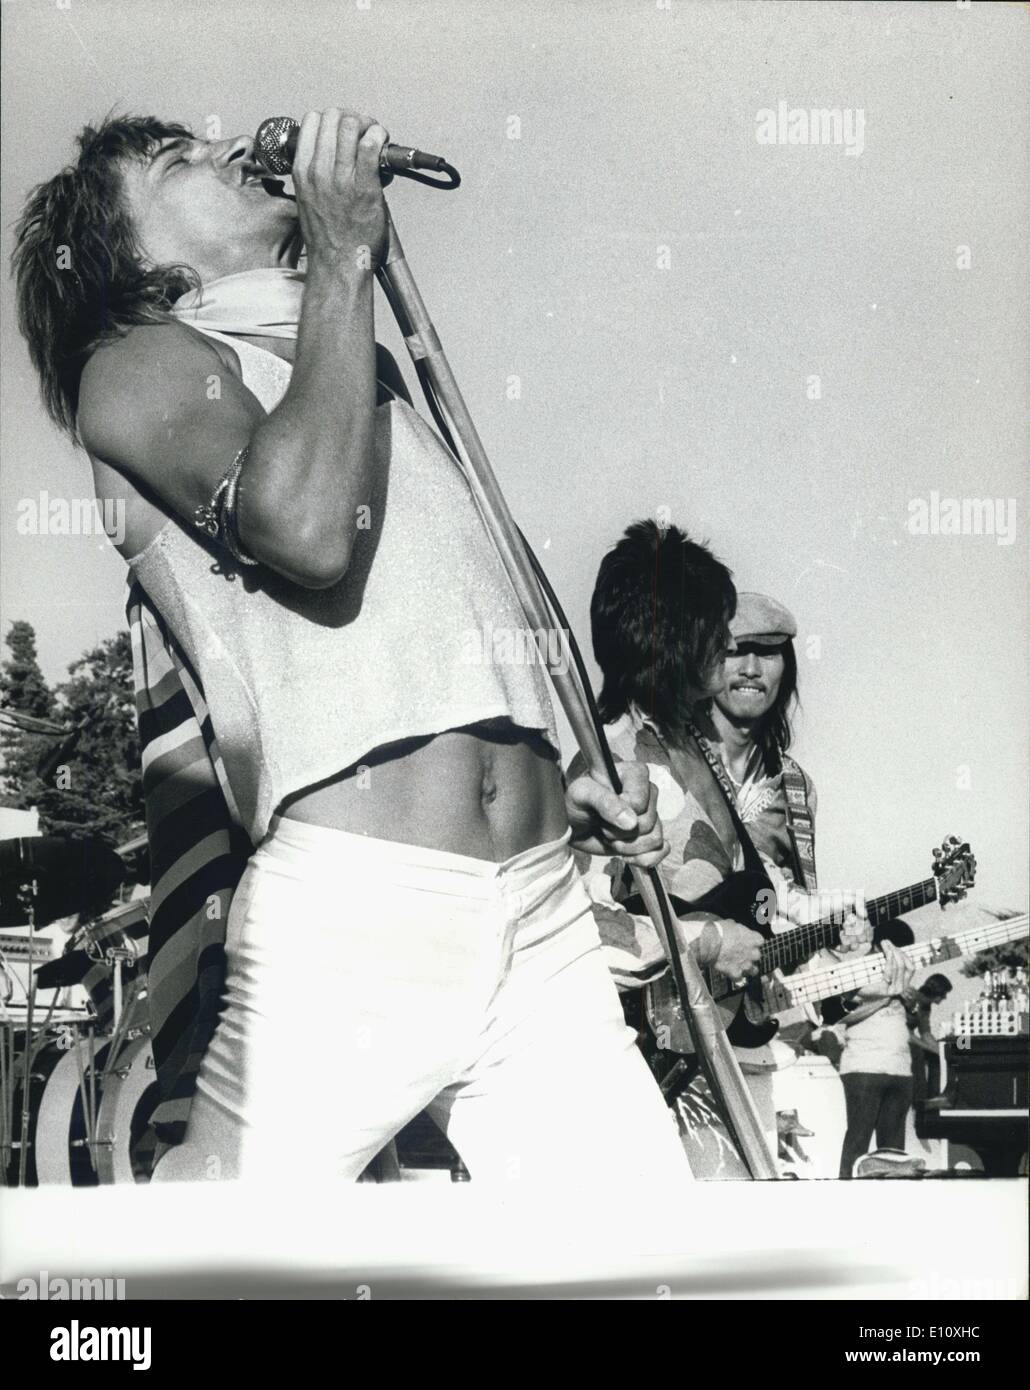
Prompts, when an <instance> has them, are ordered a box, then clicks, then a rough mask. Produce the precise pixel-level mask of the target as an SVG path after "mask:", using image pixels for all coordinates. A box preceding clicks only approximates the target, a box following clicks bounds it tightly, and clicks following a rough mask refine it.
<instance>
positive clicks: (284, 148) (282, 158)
mask: <svg viewBox="0 0 1030 1390" xmlns="http://www.w3.org/2000/svg"><path fill="white" fill-rule="evenodd" d="M299 132H300V125H299V124H298V122H297V121H295V120H293V119H292V118H291V117H290V116H269V118H268V120H266V121H262V122H261V124H260V125H259V126H258V131H257V134H256V135H255V136H254V157H255V159H257V160H258V162H259V163H260V164H261V165H262V167H263V168H265V169H267V170H268V172H269V173H270V174H274V175H275V176H276V177H277V178H282V177H283V175H284V174H289V173H290V171H291V170H292V169H293V160H294V157H295V155H296V153H297V136H298V134H299ZM379 168H380V172H381V175H382V178H383V182H384V183H389V181H390V179H392V178H393V176H394V174H401V175H403V176H404V177H405V178H409V179H415V180H416V181H417V182H418V183H425V184H428V185H429V187H430V188H443V189H447V190H449V189H452V188H457V187H458V185H459V184H460V183H461V175H460V174H459V173H458V171H457V169H455V168H454V167H453V166H452V165H450V164H448V163H447V161H446V159H444V157H443V156H442V155H439V154H425V153H424V152H423V151H422V150H412V149H409V148H408V147H407V145H384V146H383V148H382V152H381V153H380V156H379ZM420 169H432V170H434V171H435V172H436V173H439V174H446V175H447V176H448V178H449V180H450V181H449V182H448V183H444V182H443V180H442V179H432V178H427V177H426V175H425V174H421V173H419V172H418V170H420Z"/></svg>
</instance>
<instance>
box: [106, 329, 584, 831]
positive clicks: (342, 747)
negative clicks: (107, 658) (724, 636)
mask: <svg viewBox="0 0 1030 1390" xmlns="http://www.w3.org/2000/svg"><path fill="white" fill-rule="evenodd" d="M199 331H201V332H205V333H207V334H208V335H209V336H211V337H214V338H219V339H221V340H222V341H224V342H227V343H229V344H230V345H231V346H232V347H233V349H234V350H235V351H236V353H237V354H238V356H239V359H240V364H241V368H242V371H243V380H244V383H245V384H246V386H247V387H248V388H249V389H250V390H251V391H252V392H253V393H254V395H255V396H256V397H257V399H258V400H259V401H260V402H261V404H262V405H263V406H264V408H265V410H266V411H270V410H272V409H274V407H275V406H276V405H277V404H278V403H279V401H280V400H281V399H282V396H283V394H284V392H285V391H286V388H287V386H288V384H289V380H290V375H291V372H292V367H291V365H290V364H289V363H288V362H285V361H283V360H282V358H280V357H277V356H275V354H274V353H270V352H267V351H265V349H263V348H258V347H255V346H254V345H253V344H251V343H247V342H244V341H242V340H240V339H237V338H232V337H227V336H225V335H223V334H220V333H216V332H214V331H212V330H210V329H200V330H199ZM368 501H369V507H370V511H371V518H370V522H369V524H368V526H367V528H366V529H357V530H356V531H355V542H354V546H353V549H352V552H351V561H350V566H349V568H348V570H347V573H346V574H345V575H344V577H343V578H342V579H341V580H340V581H339V583H337V584H335V585H333V586H332V587H331V588H328V589H320V590H313V589H304V588H301V587H300V586H298V585H296V584H292V583H290V581H289V580H287V579H284V578H283V577H282V576H280V575H277V574H275V573H273V572H272V571H271V570H269V569H266V568H265V567H264V566H263V565H261V566H257V567H254V568H251V567H237V566H235V565H234V562H233V560H232V558H231V557H230V555H229V554H228V552H227V551H225V550H224V549H223V548H222V547H221V546H218V545H215V544H214V543H212V542H210V541H209V540H208V539H207V537H206V536H204V534H203V533H202V532H200V531H199V530H197V529H196V528H193V527H190V526H188V525H187V524H186V523H184V522H182V521H180V520H179V519H178V518H175V517H173V518H170V519H169V521H168V522H167V523H166V525H165V526H164V527H163V528H162V530H161V531H160V532H159V533H158V534H157V536H155V537H154V539H153V540H152V541H151V542H150V544H149V545H147V546H146V547H145V548H144V549H143V550H142V551H140V553H139V554H138V555H135V556H133V557H132V558H131V559H130V561H129V564H130V565H131V566H132V569H133V570H134V572H135V574H136V576H137V578H138V579H139V581H140V583H141V584H142V585H143V587H144V589H146V591H147V593H148V595H149V596H150V598H151V600H152V601H153V602H154V604H155V605H156V606H157V608H158V610H159V612H160V613H161V615H162V617H163V618H164V620H165V622H166V623H167V624H168V626H169V628H170V629H171V631H172V633H173V635H174V636H175V638H176V639H177V641H178V642H179V644H180V645H181V646H182V648H183V649H184V651H185V653H186V655H187V656H188V658H189V660H190V661H191V662H192V664H193V666H194V668H195V670H196V671H197V674H198V675H199V677H200V681H201V684H202V685H203V687H204V693H205V696H206V699H207V703H208V707H209V709H210V711H211V719H212V723H213V726H214V732H215V736H216V738H217V739H218V745H219V750H220V752H221V755H222V759H223V762H224V764H225V769H226V774H227V776H228V779H229V784H230V787H231V788H232V792H233V796H234V798H235V800H236V804H237V807H238V808H239V812H240V817H241V819H242V821H243V824H244V827H245V828H246V830H247V831H248V833H249V835H250V838H251V840H252V841H253V843H254V844H258V843H259V842H260V841H261V840H262V839H263V838H264V836H265V834H266V833H267V830H268V823H269V820H270V818H271V816H272V814H273V812H274V811H275V810H276V808H277V807H278V806H279V805H280V803H281V802H282V801H283V800H284V799H285V798H286V797H288V796H290V795H292V794H293V793H295V792H298V791H301V790H303V789H304V788H306V787H310V786H313V785H314V784H315V783H318V782H321V781H324V780H325V779H326V778H330V777H333V776H334V775H336V774H337V773H340V772H342V771H343V770H344V768H347V767H350V766H352V765H354V764H360V761H361V759H362V757H364V756H366V755H367V754H369V753H371V752H372V750H373V749H376V748H380V747H382V746H383V745H384V744H389V743H393V742H395V741H396V740H398V739H408V738H413V737H420V736H429V735H433V734H439V733H443V732H444V731H445V730H447V729H457V728H461V727H463V726H465V725H468V724H474V723H478V722H480V721H482V720H486V719H496V718H505V719H510V720H511V722H512V723H513V724H515V725H517V726H519V727H520V728H525V729H530V730H538V731H540V733H541V734H542V735H543V737H544V738H546V739H547V740H548V741H549V742H550V744H551V745H552V746H553V748H554V750H555V756H556V757H557V756H558V748H559V744H558V734H557V730H556V727H555V721H554V711H553V709H552V706H551V700H550V694H549V690H548V685H547V675H546V671H545V669H544V667H543V664H542V662H541V661H540V659H539V656H538V652H539V651H540V649H541V648H542V649H543V650H544V651H546V647H545V646H543V644H542V643H540V644H538V643H537V642H535V641H534V640H533V639H532V638H531V636H530V634H529V633H528V632H527V629H526V622H525V617H524V615H523V613H522V610H521V608H520V607H519V604H518V602H517V600H516V598H515V596H514V593H513V591H512V589H511V585H510V583H509V581H508V577H507V575H506V574H505V572H504V570H503V568H502V566H501V563H500V561H499V560H498V558H497V555H496V553H495V551H494V548H493V543H492V542H491V540H490V538H489V536H488V535H487V533H486V531H485V529H484V526H483V523H482V521H481V519H480V516H479V512H478V510H477V508H476V505H475V502H474V500H473V497H472V495H471V493H470V491H469V488H468V484H467V483H466V481H465V478H464V475H463V473H462V471H461V469H460V468H459V467H458V465H457V464H456V463H455V462H454V460H453V459H452V457H451V455H450V454H449V452H448V451H447V450H446V449H445V448H444V446H443V444H442V442H441V441H440V439H439V438H438V437H437V436H436V434H434V432H433V431H432V430H431V429H430V428H429V426H428V425H427V424H426V423H425V421H424V420H423V419H422V418H421V417H420V416H419V415H418V414H416V412H415V411H414V410H412V408H411V407H410V406H409V405H408V404H407V403H406V402H404V401H401V400H396V399H395V400H392V401H390V402H389V403H387V404H385V405H381V406H379V408H378V409H377V410H376V413H375V465H374V475H373V481H372V490H371V496H370V497H369V499H368ZM356 522H357V518H356ZM497 634H506V635H507V637H508V641H507V642H506V643H505V642H503V641H502V642H498V641H497V640H496V635H497ZM498 653H499V654H500V658H501V659H498ZM505 658H507V659H505Z"/></svg>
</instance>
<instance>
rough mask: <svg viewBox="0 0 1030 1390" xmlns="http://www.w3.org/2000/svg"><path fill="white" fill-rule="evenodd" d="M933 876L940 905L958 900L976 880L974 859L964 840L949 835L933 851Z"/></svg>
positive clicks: (943, 905) (945, 905)
mask: <svg viewBox="0 0 1030 1390" xmlns="http://www.w3.org/2000/svg"><path fill="white" fill-rule="evenodd" d="M933 876H934V878H935V879H936V880H937V900H938V902H939V903H940V905H941V907H947V905H948V903H952V902H958V900H959V899H960V898H964V897H965V896H966V893H967V892H968V891H969V889H970V888H972V886H973V884H974V883H975V882H976V860H975V858H974V857H973V851H972V850H971V849H970V848H969V845H968V844H966V842H965V841H964V840H960V839H959V838H958V837H957V836H956V835H949V836H947V838H946V839H945V840H944V841H943V843H942V844H941V847H940V849H935V850H934V852H933Z"/></svg>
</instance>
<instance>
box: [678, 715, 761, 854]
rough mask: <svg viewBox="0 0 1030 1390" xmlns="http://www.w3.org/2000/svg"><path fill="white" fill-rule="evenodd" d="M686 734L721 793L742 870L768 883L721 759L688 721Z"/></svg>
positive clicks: (695, 726) (702, 735) (699, 731)
mask: <svg viewBox="0 0 1030 1390" xmlns="http://www.w3.org/2000/svg"><path fill="white" fill-rule="evenodd" d="M687 732H688V733H689V734H690V737H691V738H692V739H693V740H694V742H695V743H696V744H697V746H698V748H699V749H700V750H701V756H702V757H703V758H704V760H705V762H706V763H707V764H708V766H709V769H710V770H711V773H712V776H713V777H714V778H715V783H716V786H717V787H718V788H719V791H720V792H721V793H722V797H723V800H724V801H725V802H726V809H727V810H728V811H729V813H730V820H731V821H732V822H733V829H734V830H735V831H736V834H737V839H738V840H739V841H740V847H741V849H742V850H743V852H744V868H745V870H746V871H747V872H748V873H754V874H761V876H762V877H763V878H764V879H766V881H768V878H769V875H768V873H767V872H766V868H765V865H764V864H763V863H762V856H761V855H760V854H759V853H758V850H757V849H756V848H755V842H754V840H752V838H751V836H750V835H749V833H748V829H747V826H746V825H745V824H744V822H743V821H742V820H741V818H740V812H739V811H738V810H737V798H736V797H735V796H734V794H733V788H732V787H731V786H730V781H729V778H728V777H727V776H726V769H725V768H724V767H723V765H722V759H721V758H720V757H719V756H718V754H717V753H716V752H715V750H714V749H713V748H712V745H711V744H710V743H709V742H708V740H707V739H706V738H705V736H704V734H703V733H702V732H701V730H700V729H699V728H698V727H697V725H696V724H694V723H692V722H690V721H688V723H687Z"/></svg>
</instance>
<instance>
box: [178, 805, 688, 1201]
mask: <svg viewBox="0 0 1030 1390" xmlns="http://www.w3.org/2000/svg"><path fill="white" fill-rule="evenodd" d="M568 842H569V833H568V832H566V834H565V836H564V837H563V838H562V839H560V840H556V841H552V842H550V843H547V844H543V845H538V846H536V847H534V848H532V849H529V850H526V851H525V852H524V853H522V854H519V855H516V856H515V857H514V858H512V859H509V860H508V861H507V862H505V863H502V864H494V863H491V862H489V861H486V860H482V859H472V858H468V857H466V856H464V855H457V854H447V853H443V852H441V851H437V850H429V849H422V848H418V847H416V846H412V845H402V844H396V843H394V842H392V841H388V840H376V839H370V838H368V837H366V836H363V835H353V834H349V833H346V832H344V831H338V830H331V829H326V828H324V827H318V826H310V825H305V824H302V823H300V822H297V821H291V820H283V819H278V820H276V821H273V827H272V831H271V833H270V835H269V837H268V838H267V839H266V840H265V841H264V842H263V843H262V844H261V846H260V847H259V848H258V850H257V851H256V852H255V853H254V855H253V856H252V858H251V860H250V862H249V864H248V866H247V869H246V872H245V873H244V875H243V878H242V880H241V882H240V886H239V888H238V890H237V892H236V895H235V897H234V899H233V903H232V910H231V912H230V916H229V921H228V923H227V940H226V951H227V958H228V974H227V982H226V1002H225V1008H224V1011H223V1013H222V1016H221V1019H220V1022H219V1025H218V1028H217V1029H216V1032H215V1035H214V1038H213V1040H212V1043H211V1045H210V1047H209V1049H208V1052H207V1054H206V1055H205V1058H204V1062H203V1064H202V1067H201V1071H200V1076H199V1079H198V1089H197V1096H196V1098H195V1100H194V1104H193V1110H192V1113H191V1117H190V1122H189V1126H188V1128H187V1133H186V1139H185V1141H184V1143H183V1144H182V1145H180V1146H179V1147H178V1148H176V1149H172V1150H170V1151H169V1152H168V1154H167V1155H166V1156H165V1157H164V1158H163V1159H162V1160H161V1162H160V1163H159V1164H158V1167H157V1169H156V1170H155V1175H154V1181H166V1180H173V1181H174V1180H180V1181H182V1180H203V1179H204V1178H231V1179H244V1180H248V1179H256V1180H259V1181H261V1182H270V1183H282V1182H283V1181H287V1182H289V1181H295V1180H303V1178H304V1177H305V1176H310V1177H311V1178H319V1179H325V1178H336V1179H345V1180H353V1179H355V1178H356V1177H357V1176H358V1175H359V1174H360V1173H361V1171H362V1170H363V1169H364V1168H365V1166H366V1165H367V1163H368V1162H369V1160H370V1159H371V1158H372V1157H373V1156H374V1155H375V1154H376V1153H377V1152H378V1151H379V1150H380V1149H381V1148H382V1147H383V1145H384V1144H386V1143H387V1141H388V1140H389V1139H391V1138H392V1137H393V1135H395V1134H396V1133H397V1131H398V1130H400V1129H401V1128H402V1127H403V1126H404V1125H405V1124H406V1123H407V1122H408V1121H409V1120H411V1119H412V1118H413V1117H414V1116H415V1115H417V1114H418V1113H419V1112H420V1111H422V1110H426V1109H428V1110H429V1112H430V1114H431V1115H432V1117H433V1119H434V1120H435V1121H436V1122H437V1123H438V1124H439V1125H440V1127H441V1128H442V1129H443V1130H444V1132H445V1133H446V1134H447V1136H448V1138H449V1140H450V1142H451V1143H452V1144H453V1145H454V1147H455V1148H456V1149H457V1151H458V1152H459V1154H460V1155H461V1157H462V1159H463V1160H464V1162H465V1164H466V1166H467V1167H468V1169H469V1172H470V1173H471V1175H472V1180H473V1182H474V1183H476V1184H479V1183H481V1182H488V1183H503V1184H520V1185H521V1186H522V1189H523V1190H525V1188H527V1187H529V1186H531V1185H532V1186H537V1185H543V1186H546V1187H548V1188H550V1189H551V1190H552V1191H553V1190H555V1189H556V1188H559V1187H562V1186H564V1187H569V1188H572V1187H574V1188H575V1189H576V1190H577V1191H579V1190H581V1189H582V1187H583V1186H584V1185H595V1184H596V1185H598V1186H599V1187H601V1188H602V1189H604V1190H606V1191H607V1192H608V1194H609V1196H610V1197H614V1195H615V1192H616V1190H618V1189H620V1188H621V1189H622V1191H623V1193H625V1187H624V1184H632V1185H633V1187H634V1188H635V1189H637V1190H639V1185H642V1184H646V1185H647V1187H648V1189H650V1190H653V1191H654V1192H656V1193H662V1192H664V1193H668V1192H669V1191H670V1188H669V1184H672V1185H673V1188H674V1189H675V1188H676V1187H679V1186H682V1185H683V1184H685V1183H689V1182H691V1175H690V1170H689V1166H688V1164H687V1161H686V1158H685V1156H684V1153H683V1149H682V1147H681V1145H680V1141H679V1138H678V1136H677V1131H676V1125H675V1120H674V1118H673V1116H672V1114H671V1112H670V1111H669V1110H668V1108H667V1107H666V1105H665V1103H664V1101H663V1100H662V1098H661V1095H660V1093H659V1091H658V1088H657V1086H656V1084H655V1081H654V1079H653V1078H652V1076H651V1074H650V1072H649V1070H648V1068H647V1066H646V1064H645V1062H644V1060H643V1058H642V1057H641V1056H640V1054H639V1052H638V1051H637V1048H636V1046H635V1043H634V1034H633V1032H632V1030H631V1029H629V1028H627V1027H626V1024H625V1022H624V1020H623V1015H622V1008H621V1005H620V1004H619V999H618V993H617V991H616V988H615V985H614V983H613V982H612V979H611V977H610V975H609V973H608V971H607V969H606V967H605V964H604V961H603V958H602V955H601V948H600V941H599V938H598V933H597V928H596V925H595V923H594V918H593V915H592V912H591V908H590V903H589V900H588V898H587V894H586V892H585V890H584V887H583V884H582V882H581V879H580V876H579V874H578V872H577V871H576V868H575V865H574V862H573V858H572V855H571V852H570V850H569V843H568ZM655 1183H657V1184H658V1186H657V1187H653V1186H652V1185H653V1184H655ZM513 1195H515V1194H514V1193H513Z"/></svg>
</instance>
